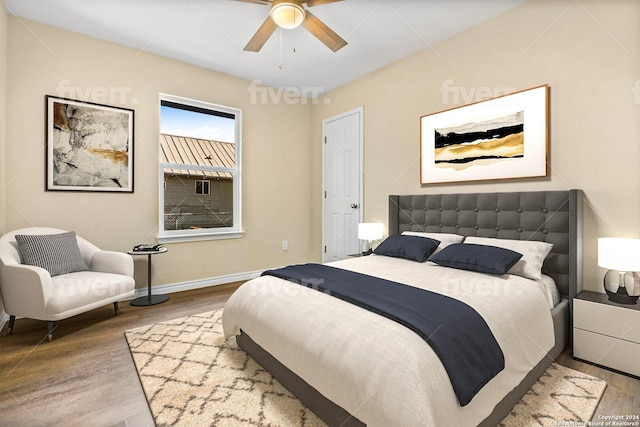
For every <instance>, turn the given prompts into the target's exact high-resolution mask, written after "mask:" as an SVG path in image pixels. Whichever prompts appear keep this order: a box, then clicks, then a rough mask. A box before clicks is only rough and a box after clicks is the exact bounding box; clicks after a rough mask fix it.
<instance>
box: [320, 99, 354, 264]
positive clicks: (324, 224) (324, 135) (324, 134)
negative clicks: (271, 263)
mask: <svg viewBox="0 0 640 427" xmlns="http://www.w3.org/2000/svg"><path fill="white" fill-rule="evenodd" d="M353 114H359V120H358V127H359V130H360V132H359V134H360V138H359V141H358V167H359V168H360V173H359V174H358V193H359V194H358V206H359V212H358V215H359V219H358V221H359V222H362V220H363V218H364V206H363V200H364V106H360V107H356V108H353V109H351V110H348V111H345V112H343V113H340V114H337V115H335V116H331V117H327V118H326V119H323V120H322V191H321V194H320V197H321V198H322V245H321V247H320V256H321V259H322V262H325V251H324V248H325V231H326V227H327V217H326V212H325V209H326V207H325V201H326V197H325V195H324V192H325V191H326V188H327V185H326V158H325V156H326V149H325V146H326V143H325V141H326V138H327V132H326V127H327V124H328V123H329V122H332V121H335V120H339V119H342V118H344V117H347V116H350V115H353Z"/></svg>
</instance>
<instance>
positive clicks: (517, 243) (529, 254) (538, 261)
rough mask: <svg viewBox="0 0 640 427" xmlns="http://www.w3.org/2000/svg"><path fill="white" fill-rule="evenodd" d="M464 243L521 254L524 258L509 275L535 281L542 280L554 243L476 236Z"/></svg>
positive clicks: (468, 238)
mask: <svg viewBox="0 0 640 427" xmlns="http://www.w3.org/2000/svg"><path fill="white" fill-rule="evenodd" d="M464 243H475V244H478V245H489V246H498V247H500V248H505V249H511V250H512V251H516V252H519V253H521V254H522V258H520V261H518V262H517V263H516V265H514V266H513V267H511V269H510V270H509V271H508V272H507V273H508V274H515V275H517V276H522V277H526V278H528V279H533V280H540V279H541V278H542V263H543V262H544V260H545V258H546V257H547V255H549V252H551V249H552V248H553V243H547V242H537V241H533V240H508V239H494V238H490V237H474V236H469V237H467V238H465V239H464Z"/></svg>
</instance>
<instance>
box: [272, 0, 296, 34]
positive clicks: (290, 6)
mask: <svg viewBox="0 0 640 427" xmlns="http://www.w3.org/2000/svg"><path fill="white" fill-rule="evenodd" d="M269 15H270V16H271V19H273V22H275V23H276V25H278V27H281V28H284V29H287V30H291V29H293V28H296V27H298V26H299V25H300V24H302V21H303V20H304V8H303V7H302V5H301V4H300V3H297V2H293V1H281V2H274V4H273V6H271V10H270V11H269Z"/></svg>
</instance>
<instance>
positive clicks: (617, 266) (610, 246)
mask: <svg viewBox="0 0 640 427" xmlns="http://www.w3.org/2000/svg"><path fill="white" fill-rule="evenodd" d="M598 266H600V267H602V268H607V269H609V270H618V271H640V239H623V238H617V237H602V238H599V239H598Z"/></svg>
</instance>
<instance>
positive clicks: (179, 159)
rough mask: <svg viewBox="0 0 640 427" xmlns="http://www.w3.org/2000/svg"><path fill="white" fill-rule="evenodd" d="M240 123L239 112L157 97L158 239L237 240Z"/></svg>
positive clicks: (240, 233)
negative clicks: (158, 166)
mask: <svg viewBox="0 0 640 427" xmlns="http://www.w3.org/2000/svg"><path fill="white" fill-rule="evenodd" d="M241 122H242V118H241V111H240V110H238V109H235V108H231V107H224V106H220V105H214V104H210V103H207V102H202V101H196V100H192V99H186V98H180V97H177V96H172V95H164V94H161V95H160V159H159V165H160V168H159V169H160V185H159V188H160V192H159V193H160V196H159V198H160V200H159V206H160V224H159V234H158V240H159V241H161V242H171V241H186V240H202V239H220V238H234V237H241V236H242V224H241V218H242V214H241V211H240V208H241V203H240V201H241V195H240V190H241V185H240V181H241V175H240V148H241ZM194 189H195V191H194Z"/></svg>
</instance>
